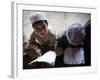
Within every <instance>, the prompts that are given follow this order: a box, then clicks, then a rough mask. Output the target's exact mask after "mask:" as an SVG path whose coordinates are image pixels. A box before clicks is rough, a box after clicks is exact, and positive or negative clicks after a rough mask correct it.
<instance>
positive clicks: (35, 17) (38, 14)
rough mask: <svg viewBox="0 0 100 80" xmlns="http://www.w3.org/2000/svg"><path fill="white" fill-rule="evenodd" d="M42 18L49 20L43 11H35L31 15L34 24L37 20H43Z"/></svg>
mask: <svg viewBox="0 0 100 80" xmlns="http://www.w3.org/2000/svg"><path fill="white" fill-rule="evenodd" d="M41 20H46V21H47V17H46V14H45V13H43V12H35V13H34V14H33V15H32V16H31V17H30V21H31V23H32V24H34V23H35V22H38V21H41Z"/></svg>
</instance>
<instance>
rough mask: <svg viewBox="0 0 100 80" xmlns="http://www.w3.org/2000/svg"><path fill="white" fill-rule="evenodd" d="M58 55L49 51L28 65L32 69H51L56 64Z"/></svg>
mask: <svg viewBox="0 0 100 80" xmlns="http://www.w3.org/2000/svg"><path fill="white" fill-rule="evenodd" d="M55 59H56V53H55V52H54V51H48V52H46V53H45V54H44V55H42V56H41V57H38V58H37V59H35V60H33V61H31V62H30V63H29V64H28V65H30V66H31V67H32V68H51V67H53V66H54V64H55Z"/></svg>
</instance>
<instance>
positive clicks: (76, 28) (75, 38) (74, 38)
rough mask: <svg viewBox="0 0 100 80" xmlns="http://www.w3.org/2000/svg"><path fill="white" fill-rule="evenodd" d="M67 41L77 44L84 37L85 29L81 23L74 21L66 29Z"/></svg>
mask: <svg viewBox="0 0 100 80" xmlns="http://www.w3.org/2000/svg"><path fill="white" fill-rule="evenodd" d="M66 36H67V39H68V42H69V43H70V44H72V45H79V44H81V43H82V42H83V40H84V38H85V31H84V28H83V26H82V25H81V24H79V23H74V24H72V25H71V26H70V27H69V28H68V30H67V31H66Z"/></svg>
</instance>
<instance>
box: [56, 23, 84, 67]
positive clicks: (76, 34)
mask: <svg viewBox="0 0 100 80" xmlns="http://www.w3.org/2000/svg"><path fill="white" fill-rule="evenodd" d="M84 38H85V31H84V28H83V27H82V25H81V24H78V23H74V24H72V25H71V26H70V27H69V28H68V30H66V31H64V32H63V33H62V34H61V35H59V36H58V43H57V47H58V48H59V50H62V52H60V51H59V50H57V52H58V54H59V53H62V54H61V55H60V56H58V57H57V58H56V64H55V67H68V66H70V67H71V66H79V65H82V64H84V63H85V61H84V49H83V40H84ZM60 48H61V49H60Z"/></svg>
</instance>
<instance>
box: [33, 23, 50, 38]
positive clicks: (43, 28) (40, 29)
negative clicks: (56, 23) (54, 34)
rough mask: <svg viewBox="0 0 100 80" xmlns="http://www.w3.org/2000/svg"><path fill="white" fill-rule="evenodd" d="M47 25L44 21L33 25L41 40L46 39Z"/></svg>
mask: <svg viewBox="0 0 100 80" xmlns="http://www.w3.org/2000/svg"><path fill="white" fill-rule="evenodd" d="M47 27H48V25H47V24H46V22H45V21H39V22H36V23H35V24H34V30H35V31H36V32H37V34H38V36H40V37H41V38H44V37H46V35H47V33H48V29H47Z"/></svg>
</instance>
